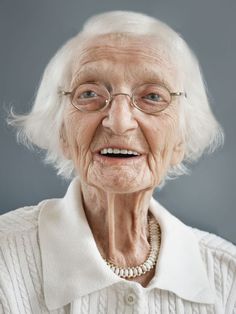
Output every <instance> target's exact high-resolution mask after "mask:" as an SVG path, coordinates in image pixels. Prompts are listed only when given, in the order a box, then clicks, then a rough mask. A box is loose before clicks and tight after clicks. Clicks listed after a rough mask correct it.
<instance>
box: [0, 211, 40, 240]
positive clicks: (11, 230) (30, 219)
mask: <svg viewBox="0 0 236 314" xmlns="http://www.w3.org/2000/svg"><path fill="white" fill-rule="evenodd" d="M39 211H40V206H39V205H35V206H26V207H22V208H18V209H15V210H12V211H10V212H8V213H6V214H3V215H1V216H0V239H1V238H4V237H6V236H10V235H13V234H16V233H18V232H27V231H29V230H31V229H32V228H33V229H35V228H37V225H38V216H39Z"/></svg>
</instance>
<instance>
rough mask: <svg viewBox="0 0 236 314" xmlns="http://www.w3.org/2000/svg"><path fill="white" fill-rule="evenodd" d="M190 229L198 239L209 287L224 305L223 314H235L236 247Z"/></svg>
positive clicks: (210, 234)
mask: <svg viewBox="0 0 236 314" xmlns="http://www.w3.org/2000/svg"><path fill="white" fill-rule="evenodd" d="M191 229H192V230H193V232H194V234H195V236H196V237H197V239H198V243H199V248H200V252H201V256H202V260H203V262H204V265H205V269H206V271H207V275H208V278H209V281H210V282H211V286H212V287H213V288H214V290H215V292H216V295H217V296H218V298H220V300H221V303H222V304H223V305H224V308H225V313H230V314H231V313H236V246H235V245H234V244H233V243H232V242H230V241H228V240H225V239H224V238H222V237H220V236H218V235H215V234H213V233H209V232H206V231H202V230H199V229H196V228H191ZM234 311H235V312H234Z"/></svg>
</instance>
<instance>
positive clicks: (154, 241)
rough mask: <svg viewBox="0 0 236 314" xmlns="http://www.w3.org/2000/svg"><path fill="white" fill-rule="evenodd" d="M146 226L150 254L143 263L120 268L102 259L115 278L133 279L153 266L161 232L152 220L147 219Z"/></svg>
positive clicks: (158, 248)
mask: <svg viewBox="0 0 236 314" xmlns="http://www.w3.org/2000/svg"><path fill="white" fill-rule="evenodd" d="M148 226H149V233H150V252H149V255H148V258H147V259H146V261H145V262H144V263H142V264H140V265H138V266H131V267H122V266H117V265H115V264H114V263H112V262H111V261H109V260H107V259H105V258H104V260H105V262H106V264H107V265H108V266H109V267H110V269H111V270H112V271H113V272H114V273H115V274H116V275H117V276H119V277H122V278H135V277H137V276H142V275H144V274H146V272H148V271H150V270H151V269H152V268H153V267H154V266H155V264H156V262H157V257H158V253H159V250H160V244H161V230H160V226H159V224H158V223H157V221H156V220H155V219H154V218H150V219H149V223H148Z"/></svg>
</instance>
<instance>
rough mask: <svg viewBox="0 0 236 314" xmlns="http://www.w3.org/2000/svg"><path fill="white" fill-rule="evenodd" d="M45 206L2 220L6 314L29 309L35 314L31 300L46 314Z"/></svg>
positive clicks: (1, 292)
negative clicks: (42, 240) (40, 224)
mask: <svg viewBox="0 0 236 314" xmlns="http://www.w3.org/2000/svg"><path fill="white" fill-rule="evenodd" d="M44 202H45V201H43V202H41V203H39V204H38V205H35V206H27V207H22V208H19V209H16V210H13V211H11V212H8V213H6V214H4V215H1V216H0V309H1V305H2V307H3V308H4V313H5V312H6V313H23V312H25V311H24V309H25V308H27V309H29V312H30V313H31V311H30V306H31V305H30V304H31V301H30V300H34V303H35V304H36V303H37V306H38V307H40V308H41V310H42V311H41V312H42V313H44V309H45V305H44V301H42V300H43V295H42V264H41V255H40V245H39V240H38V219H39V214H40V211H41V207H42V206H41V205H43V203H44ZM0 312H1V310H0ZM41 312H40V313H41Z"/></svg>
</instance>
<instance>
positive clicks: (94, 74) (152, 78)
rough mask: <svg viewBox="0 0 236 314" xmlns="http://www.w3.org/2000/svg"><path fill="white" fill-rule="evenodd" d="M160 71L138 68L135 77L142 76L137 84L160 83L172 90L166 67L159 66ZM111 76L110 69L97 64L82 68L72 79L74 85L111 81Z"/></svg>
mask: <svg viewBox="0 0 236 314" xmlns="http://www.w3.org/2000/svg"><path fill="white" fill-rule="evenodd" d="M157 68H158V69H159V71H158V72H157V70H155V71H154V70H153V69H150V68H147V67H146V68H138V67H137V68H136V69H135V70H134V73H133V75H132V76H133V77H135V78H140V79H138V82H137V84H138V85H139V84H140V83H141V84H142V83H144V84H146V83H155V84H156V83H158V84H161V85H164V86H166V87H167V88H168V89H169V90H170V91H171V90H172V89H173V86H171V84H170V82H169V80H167V79H166V75H164V73H163V71H164V69H161V68H160V67H157ZM109 76H110V69H109V70H108V69H104V66H99V65H96V67H93V66H86V67H84V68H83V69H82V70H79V71H78V72H76V73H75V75H74V79H73V80H72V82H73V84H72V86H73V87H74V86H76V85H80V84H84V83H91V82H97V83H104V84H106V83H108V84H110V82H109Z"/></svg>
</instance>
